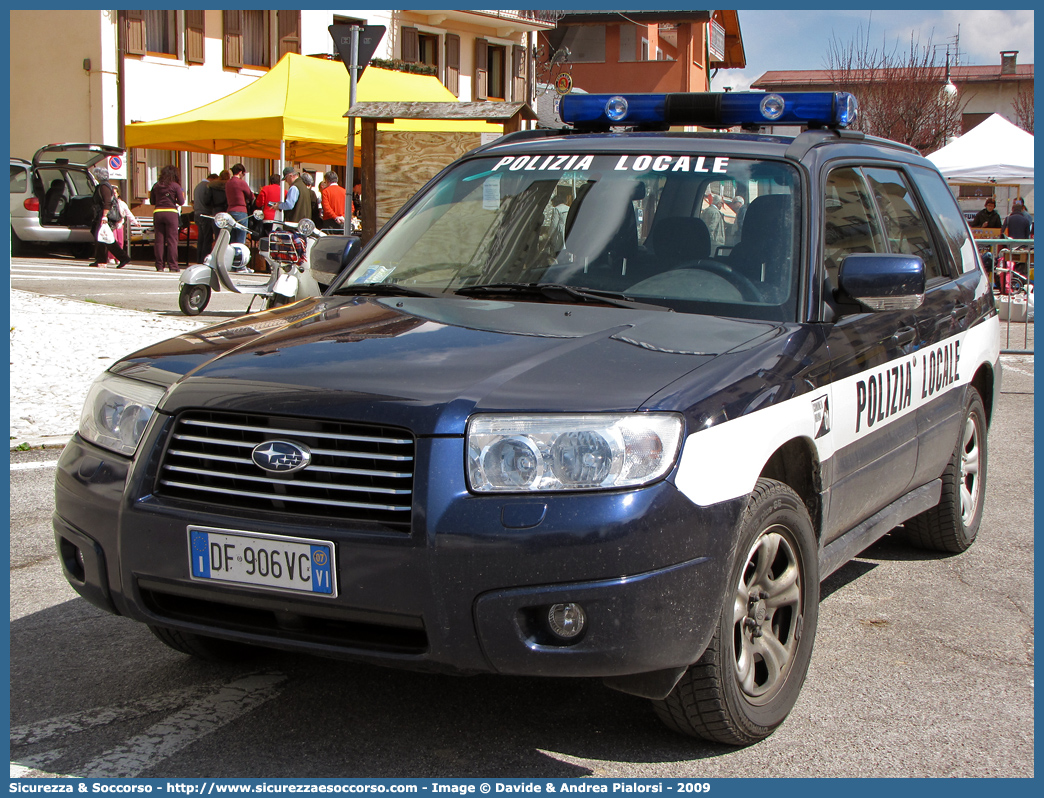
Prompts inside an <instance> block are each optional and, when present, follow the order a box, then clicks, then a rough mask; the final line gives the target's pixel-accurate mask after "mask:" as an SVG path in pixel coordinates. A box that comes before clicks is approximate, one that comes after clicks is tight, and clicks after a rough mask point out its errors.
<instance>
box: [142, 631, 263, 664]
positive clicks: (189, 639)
mask: <svg viewBox="0 0 1044 798" xmlns="http://www.w3.org/2000/svg"><path fill="white" fill-rule="evenodd" d="M149 631H150V632H152V633H153V634H154V635H155V636H156V637H157V638H158V639H159V640H160V641H161V642H163V643H164V644H165V645H167V646H170V648H172V649H174V650H175V651H178V652H180V653H182V654H188V655H189V656H190V657H195V658H196V659H201V660H205V661H207V662H240V661H242V660H244V659H247V658H249V657H250V656H251V655H252V654H253V653H254V652H255V649H254V648H252V647H251V646H248V645H246V644H244V643H234V642H232V641H231V640H221V639H219V638H217V637H206V636H204V635H197V634H193V633H192V632H183V631H181V630H179V629H171V628H170V627H169V626H150V627H149Z"/></svg>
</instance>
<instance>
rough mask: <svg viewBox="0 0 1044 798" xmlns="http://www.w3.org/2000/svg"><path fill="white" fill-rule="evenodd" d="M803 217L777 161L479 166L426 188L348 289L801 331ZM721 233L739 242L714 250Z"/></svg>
mask: <svg viewBox="0 0 1044 798" xmlns="http://www.w3.org/2000/svg"><path fill="white" fill-rule="evenodd" d="M708 196H710V197H711V204H710V205H708V204H707V197H708ZM725 197H728V198H729V199H730V200H731V202H732V205H731V206H730V205H729V204H728V203H726V202H725V199H724V198H725ZM737 197H741V198H743V200H744V201H745V202H743V203H740V202H738V201H737V200H736V198H737ZM800 214H801V207H800V193H799V181H798V175H797V171H796V169H795V168H794V167H793V166H791V165H789V164H785V163H782V162H775V161H763V160H754V159H743V158H733V157H728V156H702V155H674V154H645V155H590V154H582V153H579V154H577V153H573V154H567V153H560V154H559V153H556V154H547V153H544V154H540V155H513V156H505V157H503V158H495V157H494V158H481V159H475V160H471V161H467V162H464V163H462V164H460V165H458V166H457V167H456V168H455V169H453V170H452V172H450V173H449V174H448V175H447V176H446V177H444V178H443V180H441V181H440V182H439V183H438V184H436V185H435V186H434V187H432V188H430V189H429V190H428V192H427V193H426V194H425V195H424V197H423V198H421V199H420V201H419V202H418V203H417V204H416V205H415V206H414V207H413V208H412V209H411V210H410V211H409V212H408V213H407V214H406V216H404V217H403V218H402V219H400V220H399V221H398V222H397V223H396V224H395V226H394V227H393V228H391V229H388V230H386V231H385V232H384V234H383V236H382V238H381V240H380V241H379V242H378V243H377V244H376V246H375V247H374V248H373V249H372V250H371V251H370V252H369V254H368V255H367V257H365V258H363V259H362V260H361V261H360V262H359V263H358V264H357V265H356V267H355V268H354V269H353V270H352V272H351V273H349V274H348V275H346V276H345V278H344V283H345V285H348V284H362V283H386V284H394V285H399V286H403V287H408V288H413V289H417V290H421V291H424V292H426V293H455V292H461V291H463V292H464V293H465V294H468V293H469V292H471V291H473V290H474V289H476V288H477V287H481V286H497V285H501V286H502V285H511V286H518V285H539V284H557V285H565V286H570V287H575V288H577V289H583V290H590V291H592V292H605V293H607V294H612V295H617V296H625V297H629V298H631V299H634V300H640V301H643V302H648V303H653V304H657V305H663V306H668V307H671V308H673V309H675V310H679V311H683V312H691V313H706V314H714V315H731V316H740V317H745V318H764V319H772V320H794V317H795V314H796V308H797V292H798V283H799V279H798V278H799V275H798V270H799V269H798V264H799V258H798V246H799V243H800V242H799V241H798V235H797V230H798V227H799V225H798V224H797V223H796V221H795V220H797V219H799V218H800ZM726 225H728V227H729V228H730V232H729V234H728V238H727V239H726V240H729V241H733V242H734V243H732V244H721V245H718V246H712V237H713V235H714V234H715V233H720V234H721V235H725V233H723V232H722V230H724V228H725V227H726ZM711 226H713V227H715V231H714V233H712V231H711V229H710V227H711ZM732 230H735V231H738V232H735V233H732V232H731V231H732Z"/></svg>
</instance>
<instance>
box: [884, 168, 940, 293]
mask: <svg viewBox="0 0 1044 798" xmlns="http://www.w3.org/2000/svg"><path fill="white" fill-rule="evenodd" d="M864 173H865V174H866V178H867V182H868V183H869V184H870V188H871V190H872V191H873V193H874V199H875V200H876V201H877V206H878V208H879V209H880V211H881V219H882V221H883V223H884V228H885V235H886V236H887V238H888V246H889V250H890V251H891V252H894V253H901V254H903V255H916V256H918V257H919V258H921V260H923V261H924V276H925V278H926V279H928V280H932V279H934V278H937V277H943V276H944V275H946V271H945V270H944V269H943V265H942V263H941V262H940V260H939V256H938V253H937V252H936V251H935V244H934V243H933V240H932V234H931V232H930V230H929V228H928V225H926V224H925V221H924V218H923V217H922V215H921V212H920V210H918V208H917V201H916V199H915V198H914V195H913V192H912V191H911V190H910V187H909V185H907V183H906V180H905V179H904V178H903V175H902V173H901V172H898V171H896V170H893V169H880V168H867V169H865V170H864Z"/></svg>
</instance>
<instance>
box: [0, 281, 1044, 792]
mask: <svg viewBox="0 0 1044 798" xmlns="http://www.w3.org/2000/svg"><path fill="white" fill-rule="evenodd" d="M153 279H156V278H153ZM1005 366H1006V368H1005V376H1004V385H1003V394H1002V396H1001V397H1000V401H999V405H998V409H997V413H996V416H995V418H994V422H993V426H992V429H991V432H990V438H989V443H990V447H991V452H990V464H989V478H988V493H987V501H986V507H985V515H984V519H983V524H982V528H981V531H980V534H979V539H978V540H977V541H976V543H975V545H974V546H973V547H972V548H971V549H970V550H969V551H967V552H965V553H964V554H963V555H960V556H955V557H943V556H936V555H926V554H924V553H922V552H918V551H916V550H914V549H911V548H909V547H907V546H906V545H905V544H904V543H903V542H902V540H901V539H900V538H899V536H898V535H890V536H887V537H885V538H884V539H883V540H882V541H880V542H878V543H877V544H875V545H874V546H873V547H871V548H870V549H868V550H867V551H865V552H863V554H862V555H861V556H860V557H858V558H857V559H856V560H854V561H852V562H851V563H849V564H848V565H846V566H845V567H843V568H842V569H840V570H839V571H838V572H836V573H835V574H834V575H832V576H831V577H830V578H829V579H828V580H827V581H826V582H825V583H824V584H823V586H822V590H821V597H822V605H821V610H820V618H819V629H818V633H817V637H816V645H815V651H814V652H813V658H812V665H811V668H810V670H809V674H808V680H807V682H806V684H805V687H804V690H803V691H802V694H801V697H800V698H799V700H798V703H797V706H796V707H795V708H794V711H793V713H792V714H791V716H790V718H789V719H788V720H787V721H786V722H785V723H784V724H783V726H782V727H781V728H780V729H779V730H778V731H777V732H776V733H775V734H774V735H773V736H772V737H770V738H768V739H767V740H765V741H763V742H762V743H760V744H758V745H755V746H753V747H750V748H747V749H741V750H733V749H728V748H724V747H721V746H714V745H708V744H705V743H703V742H701V741H698V740H690V739H686V738H682V737H679V736H676V735H674V734H672V733H671V732H669V731H667V730H666V729H665V728H663V727H661V725H660V723H659V721H658V720H657V719H656V718H655V717H654V715H653V713H652V711H651V709H650V707H649V706H648V704H647V703H646V702H645V701H643V700H641V699H638V698H634V697H631V696H626V695H623V694H619V693H615V692H612V691H610V690H608V689H606V688H604V687H603V686H602V685H601V684H599V683H598V682H593V681H590V682H589V681H571V680H564V679H547V680H541V679H522V678H509V677H493V676H479V677H470V678H463V677H450V676H442V675H431V674H420V673H411V672H403V671H394V670H385V669H380V668H376V667H371V666H365V665H358V664H352V663H345V662H339V661H333V660H323V659H317V658H309V657H295V656H291V655H288V654H285V653H280V652H258V655H257V657H256V658H255V659H253V660H252V661H249V662H246V663H242V664H237V665H212V664H206V663H201V662H197V661H194V660H192V659H190V658H188V657H185V656H182V655H180V654H177V653H175V652H173V651H171V650H169V649H167V648H166V647H165V646H163V645H162V644H161V643H160V642H158V641H157V640H155V639H154V638H153V637H152V636H151V634H150V633H149V632H148V630H147V629H146V628H145V627H143V626H141V625H139V624H136V623H134V622H131V621H128V620H126V619H123V618H117V617H113V616H109V615H107V614H105V613H103V612H101V611H99V610H96V609H94V608H93V607H91V606H90V605H89V604H87V603H86V602H84V601H83V600H81V599H79V598H78V597H76V595H75V594H74V593H73V591H72V590H71V589H70V588H69V587H68V585H67V584H66V583H65V581H64V579H63V578H62V576H61V573H60V570H59V566H58V563H57V561H56V559H55V556H54V555H53V553H52V546H53V543H52V538H51V529H50V514H51V511H52V507H53V500H52V494H51V484H52V482H53V478H54V469H53V465H51V464H50V463H53V461H54V460H55V459H56V457H57V452H56V451H53V450H43V451H40V450H36V451H30V452H12V453H11V463H12V473H11V725H12V731H11V756H12V763H13V766H14V765H15V764H16V765H17V771H16V772H18V773H23V772H26V771H25V770H24V769H28V770H29V771H31V772H33V773H39V772H43V773H54V774H66V775H72V776H140V777H186V778H187V777H257V778H274V777H298V778H316V777H345V778H347V777H360V778H361V777H375V776H384V777H425V778H434V777H444V778H445V777H480V776H481V777H490V776H500V777H533V778H541V779H550V778H567V777H575V776H589V775H593V776H600V777H663V778H668V777H687V778H695V777H751V778H753V777H757V778H764V777H809V776H817V777H839V776H840V777H861V776H878V777H883V776H895V777H908V776H937V777H946V776H992V777H1017V776H1033V775H1034V767H1033V762H1034V759H1033V753H1034V752H1033V744H1034V735H1033V725H1034V714H1033V696H1034V684H1033V661H1034V658H1033V648H1034V641H1033V556H1034V542H1033V359H1032V358H1015V357H1006V358H1005Z"/></svg>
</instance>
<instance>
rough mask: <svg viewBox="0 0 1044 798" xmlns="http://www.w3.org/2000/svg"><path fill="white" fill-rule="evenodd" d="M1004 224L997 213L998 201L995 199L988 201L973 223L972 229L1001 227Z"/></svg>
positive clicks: (991, 198)
mask: <svg viewBox="0 0 1044 798" xmlns="http://www.w3.org/2000/svg"><path fill="white" fill-rule="evenodd" d="M1003 224H1004V223H1003V222H1002V221H1001V218H1000V214H999V213H997V201H996V200H995V199H993V197H989V198H988V199H987V200H986V206H985V207H984V208H983V209H982V210H981V211H979V212H978V213H977V214H975V218H974V219H972V221H971V226H972V227H1001V226H1003Z"/></svg>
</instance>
